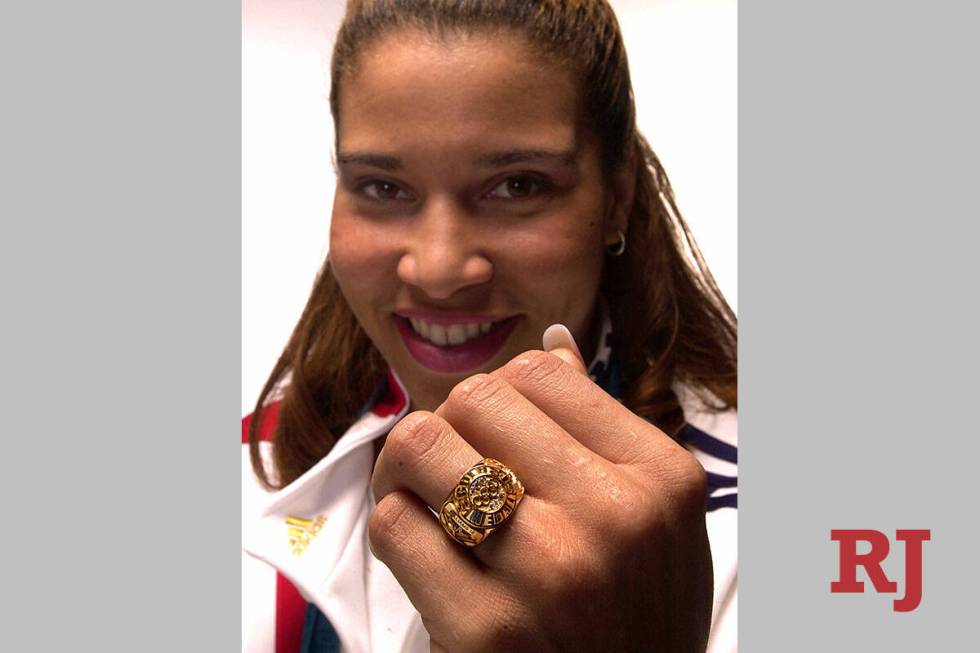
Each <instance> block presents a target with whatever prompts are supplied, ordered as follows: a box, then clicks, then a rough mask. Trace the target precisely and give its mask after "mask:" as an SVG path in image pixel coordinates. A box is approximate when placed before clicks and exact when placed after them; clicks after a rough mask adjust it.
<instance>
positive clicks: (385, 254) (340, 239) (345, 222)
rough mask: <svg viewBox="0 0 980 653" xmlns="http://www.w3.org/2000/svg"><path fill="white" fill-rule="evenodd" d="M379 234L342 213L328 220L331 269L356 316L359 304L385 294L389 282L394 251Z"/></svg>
mask: <svg viewBox="0 0 980 653" xmlns="http://www.w3.org/2000/svg"><path fill="white" fill-rule="evenodd" d="M380 231H381V230H379V229H378V228H376V227H375V226H373V225H371V224H370V223H368V222H365V221H363V220H359V219H356V218H351V217H348V216H345V215H342V214H340V215H338V214H336V213H335V214H334V216H333V218H332V219H331V225H330V267H331V268H332V269H333V273H334V276H335V277H336V278H337V283H338V284H340V288H341V290H342V291H343V292H344V296H345V297H346V298H347V302H348V303H349V304H350V305H351V307H352V308H354V310H355V313H358V312H359V310H358V307H359V305H360V304H364V303H365V302H366V301H367V300H370V299H371V298H374V297H378V296H379V295H381V294H384V293H385V292H386V290H389V287H390V286H391V283H392V282H391V281H389V278H393V276H394V267H393V264H392V263H391V261H392V260H393V259H394V258H395V257H396V255H395V253H394V251H395V250H394V248H392V247H391V246H390V243H389V242H388V241H387V240H386V239H385V237H384V235H383V234H382V233H379V232H380ZM359 317H360V316H359Z"/></svg>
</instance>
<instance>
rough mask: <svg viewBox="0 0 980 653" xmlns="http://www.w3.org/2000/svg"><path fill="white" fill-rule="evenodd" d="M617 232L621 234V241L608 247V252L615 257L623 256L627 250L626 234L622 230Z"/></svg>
mask: <svg viewBox="0 0 980 653" xmlns="http://www.w3.org/2000/svg"><path fill="white" fill-rule="evenodd" d="M617 233H618V234H619V242H617V243H616V244H614V245H608V246H607V247H606V252H607V253H608V254H609V256H612V257H614V258H615V257H617V256H622V255H623V252H625V251H626V234H624V233H623V232H622V231H619V232H617Z"/></svg>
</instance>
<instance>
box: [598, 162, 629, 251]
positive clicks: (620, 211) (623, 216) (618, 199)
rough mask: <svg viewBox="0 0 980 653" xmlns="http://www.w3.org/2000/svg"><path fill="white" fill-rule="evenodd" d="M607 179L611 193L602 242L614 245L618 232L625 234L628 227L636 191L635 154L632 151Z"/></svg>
mask: <svg viewBox="0 0 980 653" xmlns="http://www.w3.org/2000/svg"><path fill="white" fill-rule="evenodd" d="M609 181H610V185H611V188H610V191H611V193H610V197H609V205H608V209H607V211H606V220H605V224H603V229H602V238H603V242H604V243H605V244H606V245H607V246H610V245H615V244H616V242H617V241H618V240H619V232H623V233H624V234H625V233H626V232H627V230H628V229H629V218H630V214H631V213H632V212H633V196H634V194H635V192H636V156H635V154H634V153H633V152H630V155H629V156H628V157H627V159H626V161H624V162H623V163H622V164H620V165H619V167H617V168H616V169H615V170H614V171H613V173H612V175H611V176H610V180H609Z"/></svg>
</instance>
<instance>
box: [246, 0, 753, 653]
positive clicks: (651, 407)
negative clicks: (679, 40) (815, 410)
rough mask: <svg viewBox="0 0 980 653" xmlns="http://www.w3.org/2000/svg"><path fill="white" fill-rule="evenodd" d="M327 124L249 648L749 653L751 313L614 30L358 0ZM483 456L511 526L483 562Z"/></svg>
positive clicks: (261, 457)
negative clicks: (741, 433)
mask: <svg viewBox="0 0 980 653" xmlns="http://www.w3.org/2000/svg"><path fill="white" fill-rule="evenodd" d="M331 109H332V113H333V118H334V121H335V124H336V133H337V142H336V159H337V166H338V185H337V192H336V197H335V202H334V211H333V217H332V221H331V238H330V240H331V250H330V256H329V260H328V265H327V266H326V268H325V269H324V270H322V271H321V273H320V275H319V277H318V279H317V283H316V284H315V287H314V289H313V293H312V295H311V297H310V300H309V303H308V304H307V307H306V309H305V311H304V314H303V316H302V318H301V320H300V323H299V324H298V325H297V327H296V330H295V331H294V333H293V336H292V338H291V339H290V342H289V344H288V345H287V347H286V350H285V352H284V354H283V356H282V358H281V359H280V361H279V363H278V364H277V366H276V368H275V369H274V370H273V373H272V375H271V376H270V378H269V381H268V383H267V384H266V386H265V389H264V390H263V392H262V395H261V396H260V398H259V401H258V403H257V406H256V411H255V414H254V417H252V418H249V419H247V420H246V423H245V425H244V428H243V431H244V432H245V433H246V434H247V436H248V442H249V451H250V461H251V465H252V468H253V469H252V470H251V471H250V472H249V474H248V477H247V478H246V483H245V490H244V491H245V497H244V500H245V503H246V509H245V518H244V528H243V531H244V539H245V550H246V551H247V552H248V553H250V554H251V555H252V556H254V557H255V558H258V559H259V560H261V561H262V562H259V561H256V560H253V559H251V558H249V559H247V560H246V562H245V563H243V565H244V566H243V570H244V571H243V574H244V577H245V596H246V599H245V607H244V615H243V616H244V619H245V627H246V642H247V646H246V648H247V649H248V650H271V648H272V647H273V646H275V647H276V649H277V650H299V649H300V648H301V647H302V648H303V649H304V650H337V649H336V647H337V646H338V645H340V646H341V647H342V649H343V650H344V651H419V650H428V649H429V648H430V647H431V650H438V651H467V652H468V651H524V650H534V649H541V650H583V651H618V650H663V651H699V650H701V651H703V650H705V647H706V645H708V640H709V630H710V631H711V643H710V649H711V650H712V651H715V650H718V651H720V650H732V649H734V593H735V575H734V574H735V555H734V550H735V549H734V546H735V540H734V537H735V531H734V510H732V509H731V508H733V507H734V500H735V499H734V497H735V495H734V494H733V493H731V492H729V493H727V494H721V495H720V494H719V493H718V492H717V491H716V490H717V487H718V486H722V485H724V486H733V485H734V473H733V470H734V463H735V460H734V446H732V445H733V444H734V437H735V428H734V409H735V407H736V401H737V400H736V353H735V345H736V337H735V318H734V315H733V314H732V312H731V310H730V309H729V308H728V306H727V304H726V303H725V301H724V299H723V298H722V297H721V294H720V292H719V291H718V290H717V287H716V286H715V284H714V282H713V280H712V278H711V275H710V273H709V272H708V270H707V269H706V267H705V265H704V263H703V261H702V260H701V258H700V256H699V254H698V250H697V247H696V246H695V244H694V241H693V239H692V237H691V236H690V234H689V232H688V231H687V228H686V226H685V224H684V222H683V221H682V220H681V218H680V217H679V215H678V212H677V210H676V207H675V205H674V202H673V198H672V194H671V191H670V187H669V184H668V182H667V179H666V176H665V174H664V172H663V170H662V169H661V167H660V165H659V162H658V161H657V159H656V157H655V156H654V155H653V153H652V152H651V151H650V149H649V147H648V146H647V145H646V143H645V141H644V140H643V138H642V136H641V135H640V134H639V133H638V132H637V130H636V126H635V120H634V107H633V101H632V94H631V87H630V80H629V71H628V67H627V63H626V56H625V51H624V49H623V45H622V39H621V36H620V32H619V28H618V25H617V24H616V20H615V17H614V16H613V14H612V11H611V9H610V8H609V7H608V5H607V4H606V3H605V2H604V1H602V0H565V1H561V0H547V1H542V2H535V3H529V2H523V1H522V2H517V1H512V0H483V1H477V0H472V1H469V0H464V1H462V2H460V1H456V2H453V1H451V0H430V1H427V2H417V1H415V2H408V1H404V2H403V1H399V0H352V1H351V2H349V3H348V8H347V14H346V16H345V19H344V22H343V25H342V26H341V30H340V33H339V35H338V40H337V45H336V47H335V50H334V58H333V65H332V87H331ZM686 251H689V252H691V253H692V255H693V256H692V257H691V258H693V264H692V263H690V262H689V257H688V256H687V255H686V254H685V252H686ZM554 324H559V325H564V327H557V328H551V329H549V328H548V327H549V326H550V325H554ZM565 327H567V328H565ZM546 329H547V330H548V334H547V337H546V338H545V340H546V341H547V342H546V343H545V346H546V347H547V348H548V349H549V351H548V352H542V351H537V348H538V347H540V346H541V344H542V334H543V333H544V332H545V331H546ZM576 343H577V344H576ZM484 458H491V459H494V460H496V461H499V462H500V463H501V464H502V466H503V467H502V468H503V470H505V472H506V473H505V472H504V471H501V472H500V476H497V477H491V478H492V479H494V478H495V479H496V480H495V481H493V482H497V481H499V483H497V485H496V486H494V488H492V491H488V492H489V493H486V492H487V487H486V486H484V487H483V491H484V492H485V494H484V495H481V497H482V499H481V498H480V497H478V498H477V499H474V501H478V500H486V501H490V502H493V501H497V499H500V501H499V502H498V505H497V506H496V507H495V508H494V510H500V509H501V508H500V506H501V505H503V504H504V503H507V509H506V511H504V512H508V513H510V517H509V519H507V520H506V521H503V522H501V523H500V525H499V527H498V528H496V529H494V530H490V529H489V528H487V529H482V530H481V529H479V528H478V529H476V531H475V535H474V531H467V532H469V534H470V536H472V537H470V538H469V541H467V539H468V538H467V534H466V533H464V532H462V531H460V530H459V529H456V530H455V531H454V527H453V526H452V524H453V523H456V522H453V519H452V518H451V516H452V515H451V512H452V511H451V510H450V511H449V512H447V510H448V509H449V508H453V509H455V507H456V505H457V504H456V503H453V496H457V494H456V492H457V490H455V489H454V488H456V487H457V485H458V484H460V483H462V481H463V479H465V478H466V477H467V475H470V474H472V473H474V472H472V469H473V468H474V464H475V463H478V462H479V461H481V460H483V459H484ZM488 464H490V463H488ZM496 464H497V463H492V464H490V465H491V466H492V465H496ZM704 467H708V470H709V474H708V476H707V480H708V490H709V491H710V496H708V497H707V500H706V475H705V471H704ZM494 469H497V468H494ZM712 469H714V471H716V472H717V471H723V472H727V473H725V474H721V475H719V474H716V473H714V474H713V473H711V472H712ZM498 471H499V470H498ZM252 472H254V477H253V476H252ZM510 473H513V474H514V476H508V474H510ZM505 479H510V480H505ZM518 479H519V480H518ZM253 480H254V481H255V482H254V483H252V482H251V481H253ZM484 480H485V479H484ZM500 483H505V484H506V483H510V485H507V487H508V491H509V492H510V493H509V494H508V492H503V491H501V490H500V487H501V486H500ZM519 483H523V488H524V495H523V500H521V501H520V503H519V504H518V505H515V502H516V496H517V495H518V494H520V493H519V492H518V491H517V489H515V488H519V487H520V485H519ZM460 487H462V486H460ZM469 487H470V491H471V492H472V488H473V487H475V486H474V485H471V486H469ZM451 492H452V493H453V495H452V496H450V498H449V499H448V500H447V495H450V493H451ZM464 494H465V492H464ZM467 496H470V495H467ZM474 496H475V495H474ZM495 497H496V498H495ZM505 497H506V498H505ZM464 498H465V497H464ZM471 498H472V497H471ZM462 500H463V499H460V501H462ZM706 503H707V512H706ZM433 513H437V514H439V515H440V517H441V518H442V520H441V521H442V524H440V520H439V519H437V518H436V517H435V516H434V515H433ZM447 514H448V515H450V517H447ZM501 514H503V513H501ZM706 514H707V518H706ZM461 528H468V527H461ZM709 532H710V536H711V548H710V549H709V540H708V537H709ZM484 538H485V539H484ZM474 542H478V543H479V545H478V546H464V544H467V545H472V544H474ZM713 569H714V578H713ZM297 590H298V593H297ZM331 647H334V648H331Z"/></svg>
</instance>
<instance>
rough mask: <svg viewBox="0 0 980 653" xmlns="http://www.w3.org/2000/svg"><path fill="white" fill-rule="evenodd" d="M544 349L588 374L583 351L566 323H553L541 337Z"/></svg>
mask: <svg viewBox="0 0 980 653" xmlns="http://www.w3.org/2000/svg"><path fill="white" fill-rule="evenodd" d="M541 340H542V344H543V345H544V350H545V351H546V352H549V353H552V354H554V355H555V356H557V357H558V358H560V359H562V360H563V361H565V362H566V363H568V364H569V365H571V366H572V367H574V368H575V369H577V370H578V371H579V372H581V373H582V374H587V371H586V368H585V361H584V360H582V353H581V352H580V351H579V350H578V345H576V344H575V338H573V337H572V332H571V331H569V330H568V327H566V326H565V325H564V324H552V325H551V326H550V327H548V328H547V329H545V330H544V335H543V336H542V337H541Z"/></svg>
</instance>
